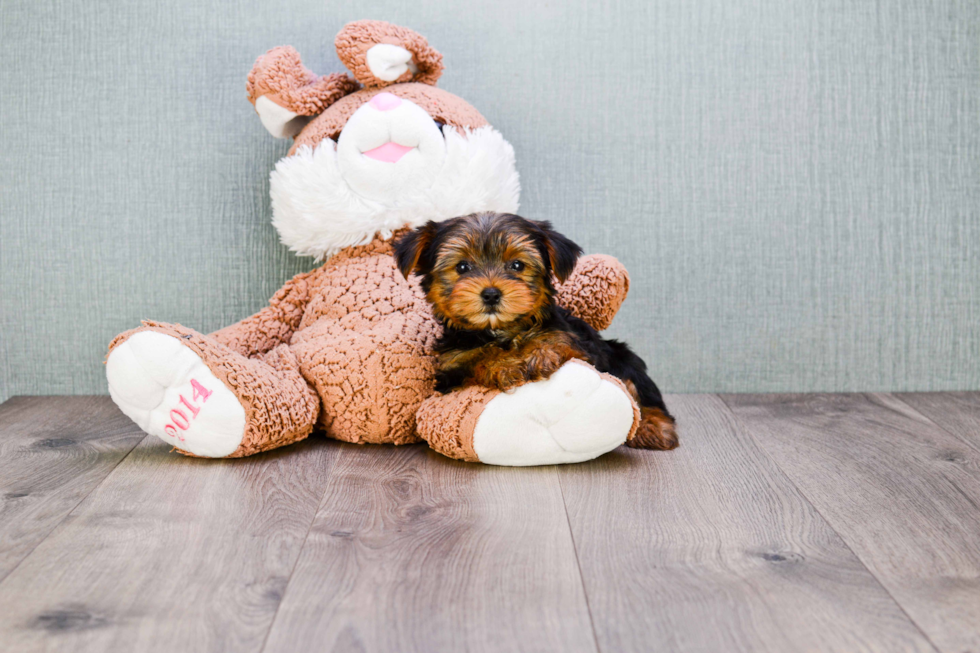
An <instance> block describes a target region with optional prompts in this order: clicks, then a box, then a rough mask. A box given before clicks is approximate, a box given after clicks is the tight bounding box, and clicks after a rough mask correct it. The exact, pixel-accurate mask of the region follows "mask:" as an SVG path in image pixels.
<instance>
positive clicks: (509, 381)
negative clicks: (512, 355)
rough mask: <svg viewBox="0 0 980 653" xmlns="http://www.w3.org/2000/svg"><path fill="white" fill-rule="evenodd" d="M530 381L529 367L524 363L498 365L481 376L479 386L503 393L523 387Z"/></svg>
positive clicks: (478, 380)
mask: <svg viewBox="0 0 980 653" xmlns="http://www.w3.org/2000/svg"><path fill="white" fill-rule="evenodd" d="M528 380H529V378H528V374H527V366H526V365H525V364H523V363H518V364H516V365H497V366H494V367H490V368H488V369H486V370H485V371H484V372H483V374H481V375H479V378H478V379H477V385H482V386H484V387H487V388H491V389H493V390H501V391H503V390H510V389H511V388H516V387H517V386H520V385H523V384H525V383H527V382H528Z"/></svg>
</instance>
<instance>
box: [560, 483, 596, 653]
mask: <svg viewBox="0 0 980 653" xmlns="http://www.w3.org/2000/svg"><path fill="white" fill-rule="evenodd" d="M554 471H555V476H557V477H558V490H559V492H561V505H562V508H564V510H565V525H566V526H567V527H568V537H569V538H570V539H571V540H572V553H574V554H575V567H576V568H577V569H578V578H579V582H580V583H581V584H582V595H583V596H584V597H585V609H586V610H587V611H588V613H589V627H590V628H591V629H592V641H593V642H595V650H596V651H599V652H601V651H602V647H601V646H599V635H598V634H597V633H596V630H595V617H594V616H593V615H592V604H591V602H590V600H589V589H588V588H587V587H586V586H585V576H583V575H582V561H581V560H579V557H578V544H576V542H575V533H574V532H573V531H572V522H571V520H570V519H569V517H568V503H566V501H565V488H564V486H563V485H562V482H561V474H559V473H558V470H557V469H555V470H554Z"/></svg>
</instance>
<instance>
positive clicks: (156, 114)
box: [0, 0, 980, 398]
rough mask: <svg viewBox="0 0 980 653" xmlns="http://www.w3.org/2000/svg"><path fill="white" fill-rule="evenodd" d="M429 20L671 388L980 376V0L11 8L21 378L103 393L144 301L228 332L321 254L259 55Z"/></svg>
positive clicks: (147, 307)
mask: <svg viewBox="0 0 980 653" xmlns="http://www.w3.org/2000/svg"><path fill="white" fill-rule="evenodd" d="M357 18H384V19H387V20H391V21H394V22H398V23H401V24H405V25H408V26H411V27H413V28H415V29H417V30H418V31H419V32H421V33H422V34H424V35H425V36H427V37H428V38H429V40H430V42H431V43H433V44H434V45H435V46H436V47H437V48H439V49H440V50H441V51H442V52H443V53H444V54H445V61H446V64H447V70H446V74H445V76H444V77H443V79H442V82H441V85H442V86H443V87H444V88H446V89H448V90H450V91H452V92H454V93H456V94H458V95H461V96H463V97H464V98H467V99H469V100H470V101H472V102H473V103H474V104H475V105H476V106H477V107H478V108H479V109H480V110H481V111H482V112H483V113H484V114H485V115H486V116H487V117H488V118H489V119H490V121H491V122H492V123H493V124H494V125H496V126H497V127H498V128H500V130H501V131H502V132H503V133H504V134H505V135H506V136H507V137H508V138H509V139H510V141H511V142H512V143H513V144H514V146H515V148H516V150H517V156H518V165H519V168H520V171H521V174H522V178H523V184H524V194H523V207H522V208H523V212H524V213H525V214H526V215H528V216H530V217H535V218H550V219H552V220H553V221H554V222H555V223H557V225H558V226H559V227H560V228H561V229H562V230H564V231H565V232H566V233H568V234H569V235H570V236H572V237H573V238H575V239H576V240H578V241H579V242H580V243H581V244H582V245H584V247H585V249H586V250H587V251H592V252H607V253H610V254H614V255H616V256H618V257H619V258H620V259H621V260H622V261H624V262H625V263H626V264H627V265H628V267H629V269H630V271H631V273H632V276H633V287H632V292H631V295H630V298H629V301H628V303H627V304H626V306H625V307H624V309H623V311H622V312H621V314H620V317H619V319H618V321H617V323H616V325H615V326H614V328H613V329H612V332H613V333H614V335H616V336H618V337H623V338H626V339H628V340H629V341H631V342H632V343H634V344H635V345H636V347H637V348H638V349H639V350H640V352H641V353H642V354H643V355H644V356H646V357H647V358H648V360H649V362H650V365H651V367H652V368H653V370H654V372H655V378H656V379H657V380H658V381H660V382H661V384H662V386H663V387H665V388H666V389H668V390H671V391H674V392H694V391H716V390H718V391H808V390H859V389H924V390H928V389H933V390H935V389H949V388H959V389H971V388H972V389H976V388H980V290H978V288H980V3H978V2H977V1H976V0H964V1H952V0H945V1H938V2H921V1H919V0H893V1H891V2H888V1H887V0H886V1H880V2H876V3H871V2H854V1H853V0H846V1H844V0H838V1H827V2H816V1H814V0H770V1H764V0H704V1H698V0H693V1H692V0H670V1H664V2H657V1H647V0H632V1H629V2H596V1H595V0H575V1H574V2H528V1H526V0H520V1H511V0H505V1H501V0H488V1H485V2H471V3H444V2H429V1H426V0H420V1H419V2H415V3H411V2H404V1H403V0H387V1H385V2H373V3H372V2H349V1H348V2H337V1H332V0H331V1H329V2H328V1H326V0H317V1H315V2H307V1H302V0H277V1H276V2H265V3H254V4H253V3H248V2H222V3H219V2H211V1H207V2H202V1H201V0H193V1H190V0H178V1H177V2H159V1H153V2H145V1H144V2H131V1H129V2H122V1H118V2H96V1H92V0H85V1H84V2H80V1H75V0H17V1H11V0H0V20H2V26H0V54H2V65H0V181H2V194H0V274H2V278H0V283H2V290H0V292H2V300H0V311H2V315H0V347H2V350H0V364H2V366H3V371H2V375H0V398H5V397H7V396H9V395H13V394H23V393H28V394H33V393H98V392H103V391H104V390H105V384H104V377H103V369H102V365H101V359H102V356H103V354H104V352H105V348H106V344H107V343H108V341H109V340H110V338H111V337H112V336H113V335H114V334H115V333H117V332H119V331H121V330H123V329H126V328H128V327H131V326H133V325H135V324H137V322H138V320H139V319H140V318H142V317H147V318H156V319H161V320H167V321H174V322H181V323H183V324H187V325H190V326H194V327H196V328H198V329H200V330H203V331H208V330H211V329H215V328H217V327H219V326H222V325H224V324H227V323H229V322H232V321H234V320H236V319H238V318H241V317H243V316H244V315H246V314H248V313H250V312H252V311H254V310H256V309H258V308H259V307H260V306H261V305H262V304H263V302H264V301H265V299H266V298H267V297H268V296H269V295H271V294H272V293H273V292H274V291H275V290H276V289H277V288H278V287H279V286H280V284H281V283H282V282H283V281H284V280H285V279H286V278H288V277H289V276H291V275H292V274H294V273H296V272H298V271H301V270H304V269H307V268H308V267H310V266H311V262H310V261H309V260H307V259H303V260H300V259H296V258H294V257H293V256H292V255H291V254H289V253H288V251H287V250H286V249H285V248H284V247H282V246H280V245H279V244H278V242H277V239H276V235H275V233H274V232H273V230H272V228H271V227H270V225H269V215H270V209H269V201H268V196H267V195H268V182H267V179H268V173H269V171H270V169H271V168H272V166H273V164H274V163H275V161H276V160H277V159H278V158H279V157H281V156H282V155H283V154H284V153H285V151H286V149H287V147H288V144H287V143H285V142H282V141H275V140H273V139H272V138H271V137H269V136H268V135H267V134H266V133H265V131H264V130H263V129H262V127H261V125H260V123H259V121H258V119H257V117H256V116H255V114H254V113H253V112H252V109H251V106H250V105H249V104H248V102H247V101H246V99H245V75H246V73H247V72H248V70H249V68H250V66H251V64H252V61H253V60H254V58H255V57H256V56H257V55H258V54H259V53H261V52H263V51H265V50H266V49H267V48H269V47H271V46H273V45H278V44H284V43H291V44H293V45H295V46H297V48H298V49H299V50H300V52H301V53H302V54H303V56H304V59H305V60H306V62H307V64H308V65H309V66H310V67H312V68H313V69H315V70H316V71H318V72H321V73H324V72H329V71H334V70H339V69H340V64H339V62H338V61H337V59H336V56H335V55H334V53H333V47H332V43H333V37H334V35H335V34H336V32H337V30H338V29H339V28H340V26H341V25H342V24H343V23H345V22H346V21H348V20H353V19H357Z"/></svg>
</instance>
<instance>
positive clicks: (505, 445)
mask: <svg viewBox="0 0 980 653" xmlns="http://www.w3.org/2000/svg"><path fill="white" fill-rule="evenodd" d="M633 420H634V412H633V402H632V400H631V399H630V396H629V395H628V394H627V393H626V391H625V390H624V389H623V388H622V387H621V386H620V385H617V384H616V383H614V382H613V381H611V380H609V379H607V378H604V377H603V376H602V375H601V374H599V372H597V371H596V370H595V368H593V367H591V366H589V365H585V364H582V363H580V362H577V361H569V362H568V363H565V365H564V366H562V368H561V369H559V370H558V371H557V372H555V373H554V374H553V375H552V376H551V377H550V378H549V379H547V380H545V381H537V382H535V383H528V384H526V385H523V386H520V387H519V388H516V389H514V390H512V391H509V392H503V393H500V394H499V395H497V396H496V397H494V398H493V399H492V400H490V402H489V403H488V404H487V405H486V407H485V408H484V409H483V413H482V414H481V415H480V418H479V420H478V421H477V423H476V426H475V428H474V430H473V450H474V451H475V452H476V455H477V456H478V457H479V459H480V461H481V462H484V463H488V464H491V465H515V466H523V465H553V464H559V463H575V462H581V461H583V460H591V459H592V458H595V457H597V456H600V455H602V454H604V453H606V452H607V451H611V450H613V449H615V448H616V447H618V446H619V445H621V444H623V443H624V442H625V441H626V437H627V436H628V435H629V432H630V429H631V428H632V427H633Z"/></svg>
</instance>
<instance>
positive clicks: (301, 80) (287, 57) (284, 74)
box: [245, 45, 360, 116]
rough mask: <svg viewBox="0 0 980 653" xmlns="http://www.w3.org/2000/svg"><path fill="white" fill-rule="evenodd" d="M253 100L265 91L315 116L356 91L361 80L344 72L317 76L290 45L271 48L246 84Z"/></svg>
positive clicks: (283, 103)
mask: <svg viewBox="0 0 980 653" xmlns="http://www.w3.org/2000/svg"><path fill="white" fill-rule="evenodd" d="M245 88H246V90H247V91H248V100H249V102H251V103H252V104H255V101H256V100H258V99H259V98H260V97H262V96H263V95H267V96H268V97H269V99H270V100H272V101H273V102H275V103H276V104H278V105H279V106H282V107H285V108H287V109H289V110H290V111H292V112H293V113H297V114H299V115H301V116H315V115H317V114H318V113H321V112H323V111H324V110H325V109H326V108H327V107H328V106H330V105H331V104H333V103H334V102H336V101H337V100H339V99H340V98H342V97H344V96H345V95H347V94H348V93H353V92H354V91H356V90H357V89H358V88H360V84H358V83H357V82H356V81H354V80H353V79H351V78H350V77H348V76H347V75H345V74H343V73H332V74H330V75H324V76H323V77H320V76H318V75H317V74H316V73H314V72H312V71H310V70H309V69H308V68H306V66H304V65H303V62H302V61H301V60H300V56H299V53H298V52H297V51H296V50H295V49H294V48H293V47H292V46H289V45H282V46H278V47H275V48H272V49H271V50H269V51H268V52H266V53H265V54H263V55H262V56H260V57H259V58H258V59H256V60H255V65H253V66H252V70H251V72H249V74H248V82H247V83H246V86H245Z"/></svg>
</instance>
